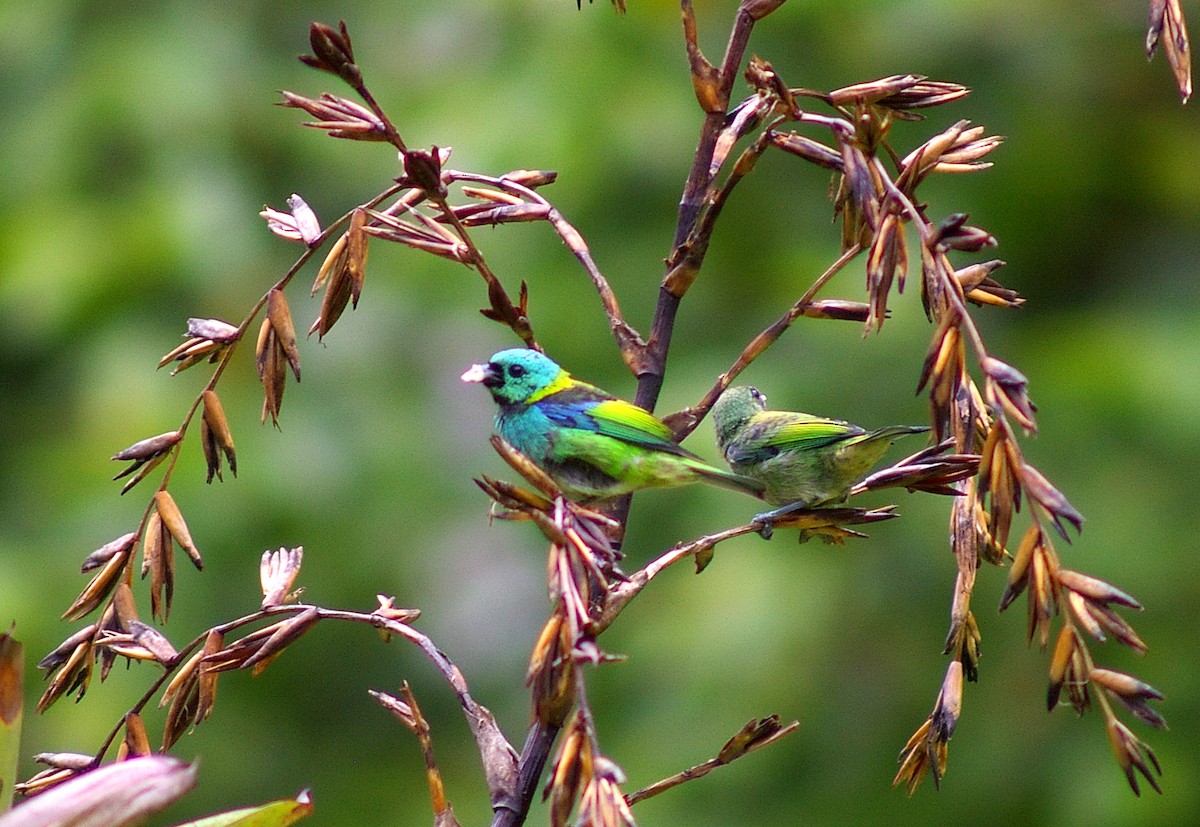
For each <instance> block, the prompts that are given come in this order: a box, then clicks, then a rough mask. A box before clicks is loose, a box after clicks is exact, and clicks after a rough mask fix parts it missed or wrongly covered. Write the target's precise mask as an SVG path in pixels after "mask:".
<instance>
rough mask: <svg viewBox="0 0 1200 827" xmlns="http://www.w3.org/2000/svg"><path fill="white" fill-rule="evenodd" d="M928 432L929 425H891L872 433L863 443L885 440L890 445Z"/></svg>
mask: <svg viewBox="0 0 1200 827" xmlns="http://www.w3.org/2000/svg"><path fill="white" fill-rule="evenodd" d="M928 431H929V426H928V425H889V426H887V427H886V428H880V429H879V430H878V431H871V433H869V434H867V435H866V436H865V437H864V438H863V440H862V441H863V442H875V441H876V440H885V441H886V442H888V443H889V444H890V443H891V442H893V441H895V440H897V439H899V438H900V437H902V436H908V435H909V434H924V433H928Z"/></svg>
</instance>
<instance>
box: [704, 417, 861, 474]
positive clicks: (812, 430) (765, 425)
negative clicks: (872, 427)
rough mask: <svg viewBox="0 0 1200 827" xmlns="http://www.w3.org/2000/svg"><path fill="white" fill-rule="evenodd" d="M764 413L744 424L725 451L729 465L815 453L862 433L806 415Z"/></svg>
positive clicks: (842, 423) (848, 424)
mask: <svg viewBox="0 0 1200 827" xmlns="http://www.w3.org/2000/svg"><path fill="white" fill-rule="evenodd" d="M780 413H784V412H778V411H768V412H766V413H762V414H758V415H757V416H755V417H753V418H752V419H751V420H750V422H749V423H747V425H746V428H745V429H744V431H743V433H742V435H741V436H740V438H739V439H738V440H737V442H736V443H735V444H732V445H730V446H729V448H728V449H727V451H726V454H725V456H726V459H728V460H729V461H730V462H762V461H763V460H767V459H770V458H771V457H774V456H777V455H779V454H782V453H785V452H792V451H816V450H819V449H821V448H825V447H827V446H829V445H835V444H836V443H839V442H842V441H844V440H847V439H851V438H853V437H856V436H861V435H862V434H864V433H866V431H864V430H863V429H862V428H860V427H858V426H857V425H851V424H850V423H849V422H842V421H841V420H837V419H824V418H822V417H819V416H811V415H809V414H797V413H790V412H789V413H786V414H784V415H783V416H779V415H778V414H780Z"/></svg>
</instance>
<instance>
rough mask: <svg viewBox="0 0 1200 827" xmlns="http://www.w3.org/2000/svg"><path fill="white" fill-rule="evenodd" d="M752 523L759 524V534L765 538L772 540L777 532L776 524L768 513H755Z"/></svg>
mask: <svg viewBox="0 0 1200 827" xmlns="http://www.w3.org/2000/svg"><path fill="white" fill-rule="evenodd" d="M750 525H756V526H758V536H759V537H762V538H763V539H764V540H770V539H771V537H772V536H773V535H774V534H775V526H773V525H772V524H771V520H770V518H769V517H768V516H767V515H766V514H755V515H754V519H753V520H751V521H750Z"/></svg>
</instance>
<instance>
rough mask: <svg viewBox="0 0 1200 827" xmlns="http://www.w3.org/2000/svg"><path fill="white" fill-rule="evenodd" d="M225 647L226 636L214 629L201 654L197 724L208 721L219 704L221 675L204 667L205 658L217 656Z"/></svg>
mask: <svg viewBox="0 0 1200 827" xmlns="http://www.w3.org/2000/svg"><path fill="white" fill-rule="evenodd" d="M224 645H225V636H224V635H223V634H221V633H220V632H218V631H217V630H215V629H212V630H210V631H209V633H208V636H207V637H205V639H204V648H203V649H201V650H200V652H199V654H200V656H201V659H202V660H201V665H200V671H199V681H198V684H197V703H196V714H195V716H194V717H193V719H192V720H193V721H195V722H196V723H197V724H199V723H201V722H202V721H206V720H208V716H209V715H211V714H212V711H213V707H214V706H215V705H216V703H217V678H218V677H219V675H220V673H219V672H217V671H216V670H215V669H208V668H206V667H205V666H204V665H203V658H205V657H209V656H215V655H216V654H217V652H220V651H221V649H222V647H224Z"/></svg>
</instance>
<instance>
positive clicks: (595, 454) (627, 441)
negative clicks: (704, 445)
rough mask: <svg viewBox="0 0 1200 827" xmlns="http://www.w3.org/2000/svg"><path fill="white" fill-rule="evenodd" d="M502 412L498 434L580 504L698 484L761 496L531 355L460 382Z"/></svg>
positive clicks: (643, 415)
mask: <svg viewBox="0 0 1200 827" xmlns="http://www.w3.org/2000/svg"><path fill="white" fill-rule="evenodd" d="M462 379H463V381H464V382H479V383H481V384H482V385H483V386H484V387H486V388H487V389H488V390H489V391H490V392H491V394H492V399H494V400H495V401H496V404H497V405H499V406H500V410H499V411H497V412H496V432H497V433H498V434H499V435H500V436H501V437H503V438H504V439H505V441H507V442H508V443H509V444H510V445H512V446H513V447H514V448H516V449H517V450H518V451H520V452H521V453H522V454H524V455H525V456H527V457H529V459H530V460H532V461H533V463H534V464H535V465H537V466H538V467H539V468H541V469H542V470H543V471H545V472H546V473H547V474H549V475H550V478H551V479H553V480H554V481H555V482H556V483H557V484H558V487H559V488H560V489H562V492H563V494H565V495H566V496H567V497H568V498H569V499H572V500H575V501H576V502H591V501H595V500H605V499H608V498H610V497H616V496H619V495H621V494H627V493H629V492H631V491H637V490H639V489H642V488H665V487H670V486H676V485H687V484H689V483H693V482H709V483H713V484H714V485H720V486H724V487H725V488H732V489H735V490H738V491H743V492H745V493H747V494H751V495H753V496H759V495H760V494H761V492H762V490H763V483H761V482H758V481H756V480H753V479H749V478H747V477H743V476H740V475H738V474H731V473H729V472H728V471H723V470H721V469H719V468H714V467H712V466H711V465H708V464H707V463H705V462H704V461H703V460H702V459H700V458H699V457H697V456H696V455H695V454H692V453H691V452H689V451H687V450H685V449H683V448H681V447H679V446H678V445H677V444H675V441H674V439H673V435H672V433H671V429H670V428H668V427H667V426H666V425H664V424H663V423H662V421H660V420H659V419H657V418H655V417H654V415H653V414H651V413H649V412H648V411H646V410H644V409H642V408H639V407H638V406H636V405H633V404H631V403H629V402H625V401H623V400H621V399H617V398H616V397H614V396H612V395H611V394H609V393H606V392H604V391H602V390H600V389H599V388H597V387H595V386H593V385H589V384H587V383H586V382H580V381H579V380H577V379H574V378H572V376H571V374H569V373H567V371H565V370H563V369H562V368H561V367H559V366H558V365H557V364H556V363H555V362H554V361H552V360H551V359H550V358H549V357H547V356H546V355H544V354H542V353H539V352H537V351H536V350H529V349H527V348H511V349H509V350H502V351H500V352H499V353H496V354H495V355H494V356H492V358H491V359H490V360H489V361H488V362H486V363H484V364H480V365H472V366H471V367H470V369H469V370H467V372H466V373H464V374H463V375H462Z"/></svg>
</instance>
